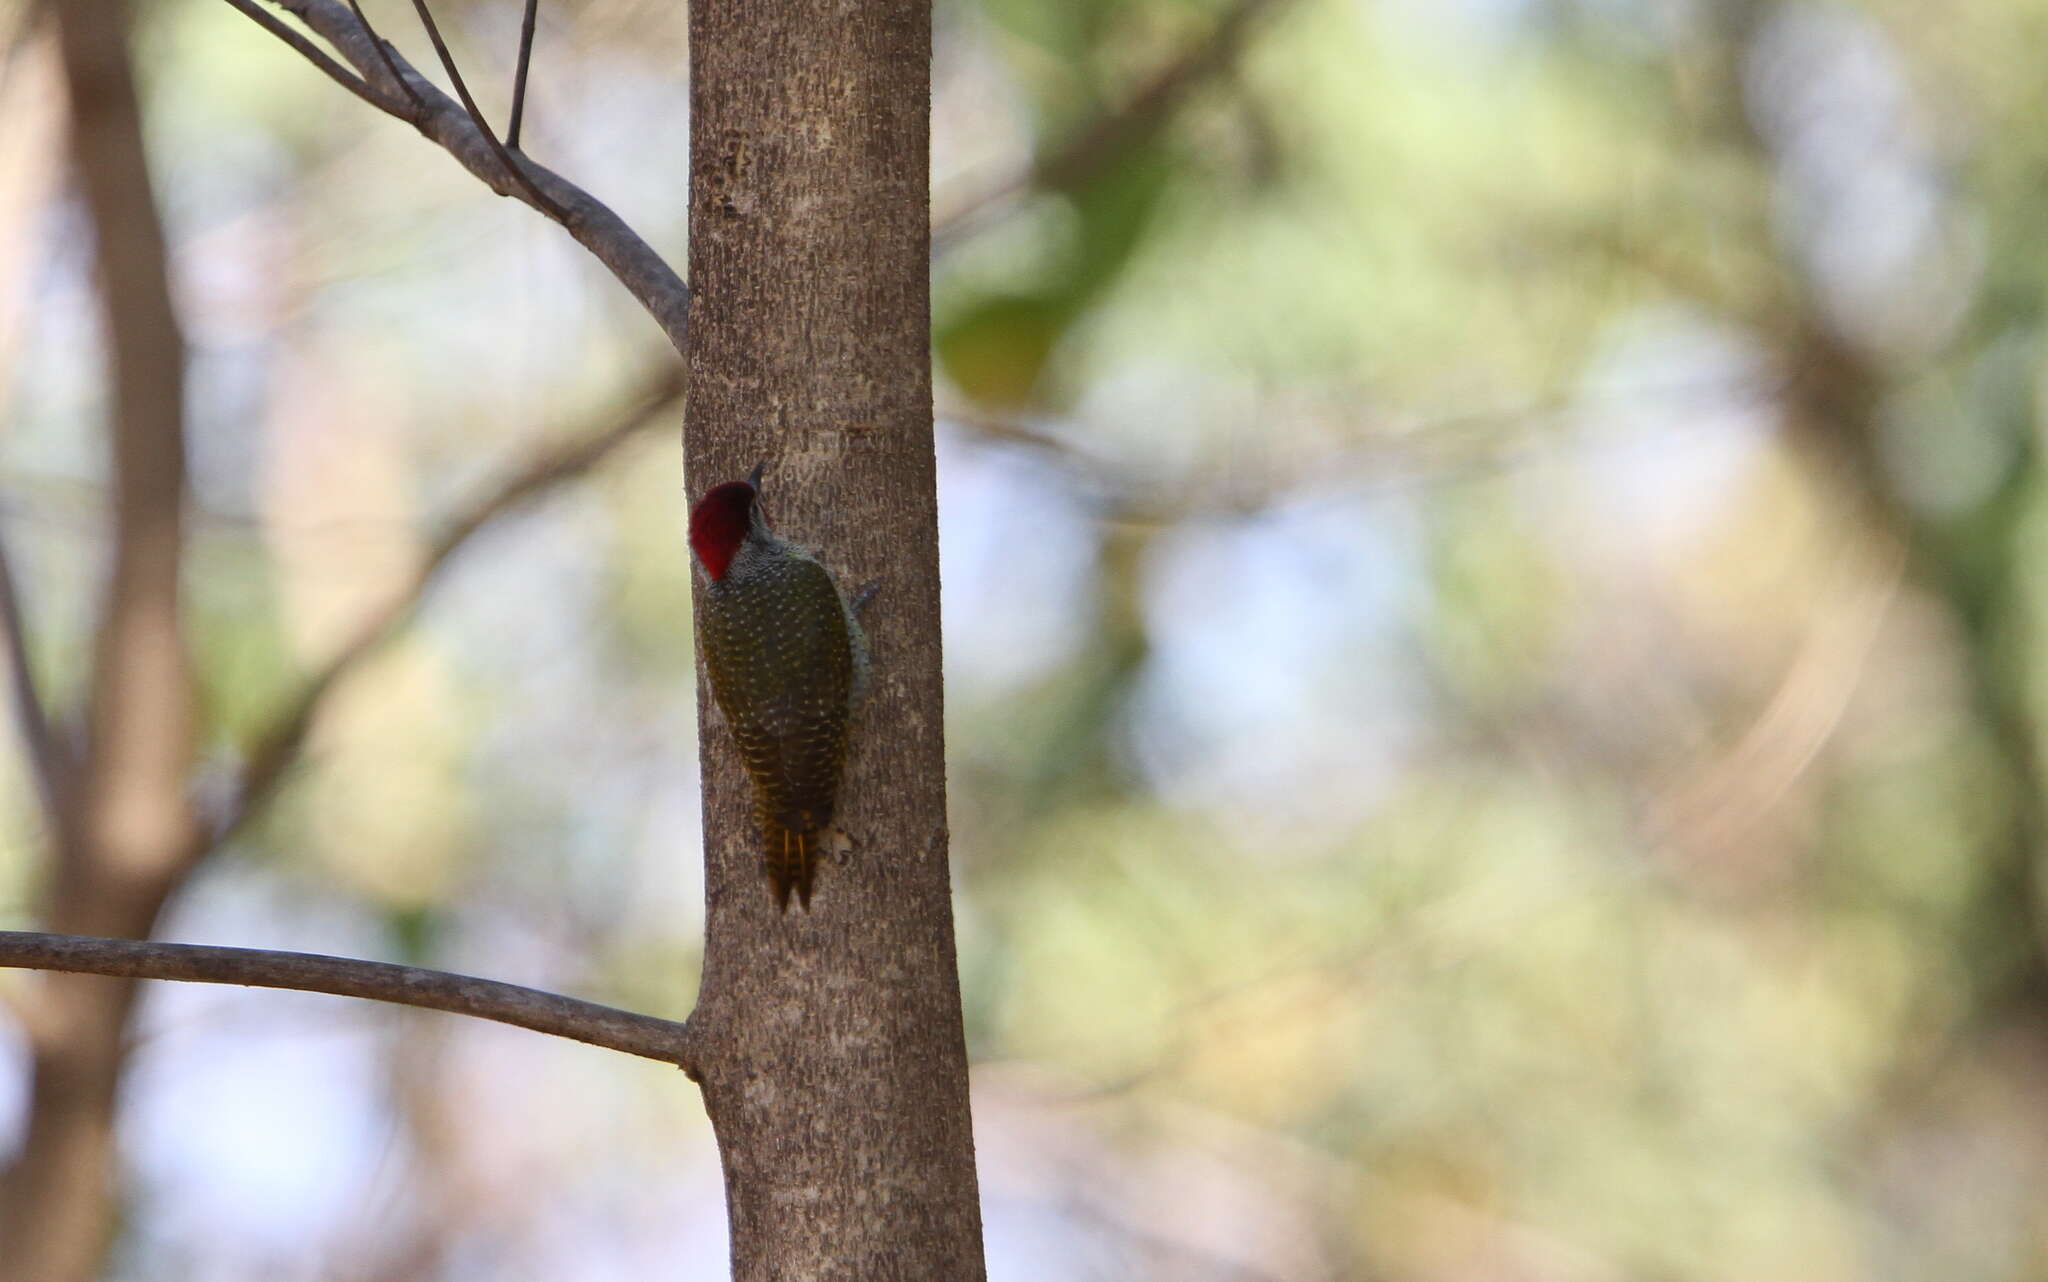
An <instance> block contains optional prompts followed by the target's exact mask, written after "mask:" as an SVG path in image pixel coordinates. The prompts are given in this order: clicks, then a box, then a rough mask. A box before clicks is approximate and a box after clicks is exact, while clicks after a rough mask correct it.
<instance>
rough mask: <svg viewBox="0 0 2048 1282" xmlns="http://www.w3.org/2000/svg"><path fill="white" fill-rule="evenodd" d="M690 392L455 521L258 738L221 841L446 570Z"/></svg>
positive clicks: (664, 395) (649, 400) (655, 391)
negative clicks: (479, 538)
mask: <svg viewBox="0 0 2048 1282" xmlns="http://www.w3.org/2000/svg"><path fill="white" fill-rule="evenodd" d="M681 392H682V375H681V373H680V371H678V370H674V369H671V370H668V371H667V372H665V373H664V374H663V375H662V377H661V379H660V381H659V382H657V383H656V384H655V385H654V386H653V387H651V388H650V389H648V391H647V392H646V393H644V394H643V395H642V396H641V397H639V398H636V401H635V405H634V409H633V410H632V411H631V412H630V413H628V414H627V415H625V416H624V417H623V418H621V419H620V420H619V421H618V422H617V423H615V424H613V425H612V426H611V427H609V428H606V429H605V430H604V431H601V432H597V433H594V434H592V435H590V436H588V437H585V438H584V439H582V440H579V441H576V442H574V443H572V444H569V445H566V446H563V447H562V448H560V449H558V450H556V451H554V452H552V453H549V454H545V455H543V456H541V457H540V458H538V459H535V460H534V461H533V462H531V463H529V464H528V465H527V466H525V467H524V468H521V469H520V470H519V471H518V472H516V473H514V474H513V475H511V476H510V477H507V478H506V479H505V480H504V481H502V482H500V483H499V484H498V485H497V486H496V487H494V488H493V489H492V490H491V491H490V492H489V493H487V494H484V495H482V496H481V497H479V498H478V499H477V500H475V501H474V502H473V503H471V504H470V506H469V507H468V508H467V509H465V510H464V511H463V512H462V513H461V514H460V515H459V516H456V517H455V518H453V519H452V520H450V521H449V522H448V524H447V525H446V526H445V527H444V528H443V529H442V532H441V534H440V536H439V537H438V538H436V539H435V540H434V542H433V544H432V546H430V547H429V548H428V550H427V555H426V557H425V558H424V559H423V560H422V561H421V563H420V566H419V569H418V570H417V571H415V572H414V574H413V577H412V579H411V580H410V581H409V582H407V583H406V584H405V586H404V587H403V588H401V589H400V590H399V592H398V593H397V595H395V596H394V597H393V598H392V599H391V601H390V602H389V603H388V604H387V605H385V606H384V608H383V609H381V610H379V611H378V612H377V613H376V614H375V615H373V616H372V617H371V618H370V619H369V620H368V621H367V622H365V623H364V624H363V626H362V627H361V628H360V629H359V630H358V631H357V632H356V635H355V637H354V639H353V640H351V641H350V642H349V643H348V644H347V645H346V646H344V647H342V649H341V652H340V653H338V654H336V655H335V656H334V657H333V658H331V659H329V660H328V661H327V665H326V666H325V667H323V668H321V669H320V671H319V672H317V673H315V674H314V675H313V677H312V678H311V679H309V680H308V681H307V682H306V684H305V685H304V686H303V687H302V688H301V689H300V690H299V692H298V694H297V695H296V696H294V697H293V698H292V700H291V702H290V704H289V705H287V706H286V707H285V709H284V710H283V711H281V712H280V713H278V715H277V717H276V719H275V720H273V721H272V722H271V724H270V727H269V729H267V730H265V731H264V732H263V733H262V734H260V735H258V736H257V739H256V746H255V748H254V749H252V750H251V752H250V754H249V760H248V763H247V765H245V766H244V767H243V771H242V778H241V782H240V785H239V786H238V787H237V789H236V791H235V797H234V800H233V802H232V803H231V804H230V806H229V808H228V811H227V813H226V815H225V816H223V817H222V819H221V822H220V825H219V827H218V829H217V830H216V835H215V838H214V842H213V844H215V845H218V844H220V843H222V842H225V841H227V840H229V839H230V838H232V837H233V836H234V835H235V834H236V833H238V832H240V831H241V830H242V828H243V827H245V826H246V825H247V824H248V822H249V821H250V820H251V819H253V818H254V817H255V816H256V815H257V814H258V813H259V812H261V810H262V809H263V807H264V806H265V805H266V804H267V803H268V802H269V801H270V799H271V798H272V796H274V795H275V793H276V791H277V788H278V785H279V784H281V783H282V782H283V781H284V777H285V775H286V773H287V772H289V770H290V769H291V767H292V765H293V763H295V762H296V761H297V760H298V759H299V754H300V752H301V750H302V749H303V748H304V746H305V741H306V735H307V733H308V732H309V731H310V730H311V729H312V727H313V721H314V719H315V717H316V716H317V715H318V713H319V711H320V707H321V705H322V703H323V702H324V701H325V700H326V698H327V695H328V693H329V692H330V691H332V690H333V689H334V687H335V686H336V685H337V684H338V683H339V682H340V681H341V680H342V679H343V678H345V677H347V676H348V675H349V674H350V673H351V672H353V671H355V670H356V669H357V668H358V667H359V666H361V665H362V663H363V662H364V660H366V659H368V658H370V657H371V656H372V655H374V654H376V653H377V652H378V651H379V650H380V649H382V648H383V647H384V645H385V644H387V643H388V642H389V641H391V640H392V638H394V637H396V636H397V635H398V633H399V631H400V630H401V629H402V628H403V627H404V625H405V623H406V621H407V620H409V619H410V618H411V617H412V615H413V612H414V611H415V610H416V609H418V607H419V604H420V602H421V601H422V600H423V599H425V597H426V595H427V591H428V589H429V588H431V587H432V586H433V584H434V582H435V580H436V578H437V577H438V576H439V574H440V572H441V570H442V568H443V567H445V566H446V565H447V564H448V563H449V562H450V561H452V560H453V559H454V558H455V556H456V554H457V553H459V552H460V551H461V550H462V549H463V548H464V547H465V546H467V545H468V543H469V541H470V539H471V538H472V537H474V536H475V534H476V533H477V531H479V530H481V529H483V528H484V527H485V526H487V525H489V524H490V523H491V522H492V521H494V520H496V519H497V518H498V517H500V516H503V515H504V514H505V513H507V512H509V511H511V510H512V509H514V508H516V507H518V506H520V505H521V504H523V503H526V502H528V501H530V500H532V499H534V498H536V497H538V496H539V495H541V494H543V493H546V492H547V491H549V490H551V489H553V488H555V487H556V486H559V485H561V484H563V483H564V482H566V481H570V480H573V479H575V478H576V477H579V476H582V475H584V474H586V473H588V472H589V471H590V470H591V469H592V468H594V467H596V466H597V465H598V464H599V463H601V462H603V461H604V460H605V459H606V458H607V457H609V456H610V454H611V453H612V451H613V450H615V449H617V448H618V447H619V446H621V445H623V444H624V443H625V442H627V441H628V440H631V439H632V438H633V437H634V436H636V435H638V434H639V433H640V432H642V431H644V430H645V429H646V428H647V427H648V425H650V424H651V423H653V422H654V421H655V420H656V416H657V414H658V412H659V411H660V410H661V409H662V407H664V406H666V405H668V404H669V403H670V402H672V401H673V400H674V399H675V398H676V397H677V396H679V395H680V394H681Z"/></svg>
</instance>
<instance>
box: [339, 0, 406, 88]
mask: <svg viewBox="0 0 2048 1282" xmlns="http://www.w3.org/2000/svg"><path fill="white" fill-rule="evenodd" d="M348 7H349V8H350V9H351V10H352V11H354V13H355V15H356V21H357V22H360V23H362V24H363V30H365V31H367V32H369V33H370V42H371V43H372V44H374V45H376V46H377V52H378V53H379V54H380V55H382V57H383V59H384V70H386V71H388V72H390V73H391V79H392V80H393V81H394V82H395V83H396V84H397V85H398V87H399V88H401V89H403V90H405V96H406V97H407V98H410V99H411V100H412V104H413V105H414V106H415V107H417V106H420V105H422V104H421V103H420V96H419V93H418V92H417V91H415V90H414V89H413V87H412V85H411V84H410V83H408V82H407V80H406V78H405V77H404V76H401V75H399V74H398V64H397V63H395V62H393V61H392V60H391V42H390V41H389V40H386V39H385V38H384V37H382V36H380V35H378V34H377V29H376V28H375V27H373V26H371V25H370V19H369V18H368V17H367V16H366V15H365V14H364V13H363V6H362V0H348Z"/></svg>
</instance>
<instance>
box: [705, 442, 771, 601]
mask: <svg viewBox="0 0 2048 1282" xmlns="http://www.w3.org/2000/svg"><path fill="white" fill-rule="evenodd" d="M765 466H766V464H756V465H755V467H754V470H753V472H752V473H750V474H749V475H748V477H747V479H746V480H744V481H727V482H726V483H725V484H723V485H715V486H713V487H711V489H710V491H709V492H707V493H706V494H705V495H704V497H703V498H701V499H698V500H697V506H696V507H694V508H692V509H690V550H691V551H692V552H694V553H696V554H697V563H698V564H699V565H701V566H703V567H704V573H706V574H708V575H710V576H711V578H712V579H713V581H716V580H718V579H722V578H724V577H725V572H726V571H727V570H728V569H730V568H731V566H732V559H733V556H734V555H735V554H737V553H738V552H739V550H740V545H741V544H743V543H745V542H746V541H747V540H748V539H750V538H765V537H768V533H769V531H768V514H767V513H766V512H764V511H763V510H762V508H761V470H762V468H763V467H765Z"/></svg>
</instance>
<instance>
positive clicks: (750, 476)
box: [747, 459, 768, 494]
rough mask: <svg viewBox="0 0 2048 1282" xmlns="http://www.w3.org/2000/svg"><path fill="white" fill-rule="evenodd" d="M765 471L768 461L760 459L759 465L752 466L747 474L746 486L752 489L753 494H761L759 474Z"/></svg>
mask: <svg viewBox="0 0 2048 1282" xmlns="http://www.w3.org/2000/svg"><path fill="white" fill-rule="evenodd" d="M767 470H768V460H767V459H762V460H761V461H760V462H759V463H756V464H754V470H753V471H751V472H749V473H747V484H748V485H751V486H753V487H754V493H756V494H759V493H760V492H761V473H763V472H765V471H767Z"/></svg>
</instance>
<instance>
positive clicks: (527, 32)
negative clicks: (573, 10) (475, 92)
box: [505, 0, 540, 151]
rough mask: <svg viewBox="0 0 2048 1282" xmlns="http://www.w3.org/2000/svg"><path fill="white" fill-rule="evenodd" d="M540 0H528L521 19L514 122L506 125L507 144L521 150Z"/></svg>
mask: <svg viewBox="0 0 2048 1282" xmlns="http://www.w3.org/2000/svg"><path fill="white" fill-rule="evenodd" d="M539 9H540V0H526V13H525V16H523V17H521V18H520V20H519V69H518V70H517V71H515V72H513V73H512V123H511V124H509V125H507V126H506V127H505V145H506V146H507V147H510V148H511V149H512V150H514V151H518V150H519V126H520V124H521V123H522V122H523V121H524V120H525V119H526V68H527V65H528V64H529V63H531V62H532V61H533V20H534V17H535V14H536V13H537V11H538V10H539Z"/></svg>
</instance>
